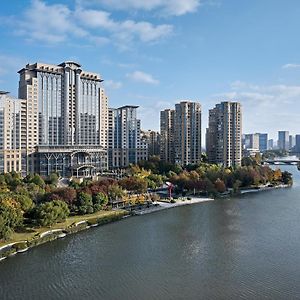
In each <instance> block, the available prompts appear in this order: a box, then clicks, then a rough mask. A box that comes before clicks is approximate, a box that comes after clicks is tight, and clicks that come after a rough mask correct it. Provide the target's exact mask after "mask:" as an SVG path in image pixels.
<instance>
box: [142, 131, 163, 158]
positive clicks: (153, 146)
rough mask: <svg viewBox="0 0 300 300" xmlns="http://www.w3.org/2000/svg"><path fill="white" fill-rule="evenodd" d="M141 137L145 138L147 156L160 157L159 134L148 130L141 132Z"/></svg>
mask: <svg viewBox="0 0 300 300" xmlns="http://www.w3.org/2000/svg"><path fill="white" fill-rule="evenodd" d="M141 134H142V137H143V138H145V140H146V142H147V144H148V155H149V156H159V155H160V134H159V132H157V131H153V130H148V131H142V133H141Z"/></svg>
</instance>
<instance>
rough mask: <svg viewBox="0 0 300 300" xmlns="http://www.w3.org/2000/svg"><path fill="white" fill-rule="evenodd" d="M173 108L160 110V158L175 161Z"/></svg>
mask: <svg viewBox="0 0 300 300" xmlns="http://www.w3.org/2000/svg"><path fill="white" fill-rule="evenodd" d="M174 143H175V110H173V109H165V110H163V111H161V112H160V158H161V160H163V161H166V162H170V163H175V144H174Z"/></svg>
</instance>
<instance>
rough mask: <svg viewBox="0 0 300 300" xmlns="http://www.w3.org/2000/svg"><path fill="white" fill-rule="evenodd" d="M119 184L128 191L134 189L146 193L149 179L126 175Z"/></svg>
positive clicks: (136, 191)
mask: <svg viewBox="0 0 300 300" xmlns="http://www.w3.org/2000/svg"><path fill="white" fill-rule="evenodd" d="M119 184H120V185H121V187H122V188H123V189H126V190H127V191H133V192H135V193H138V194H142V193H145V192H146V191H147V187H148V184H147V179H144V178H140V177H134V176H130V177H126V178H123V179H122V180H120V181H119Z"/></svg>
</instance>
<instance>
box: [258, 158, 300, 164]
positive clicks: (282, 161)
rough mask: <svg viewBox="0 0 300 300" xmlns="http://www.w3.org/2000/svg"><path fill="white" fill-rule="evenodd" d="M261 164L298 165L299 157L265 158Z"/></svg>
mask: <svg viewBox="0 0 300 300" xmlns="http://www.w3.org/2000/svg"><path fill="white" fill-rule="evenodd" d="M262 164H266V165H300V159H299V158H295V159H284V158H283V159H280V158H279V159H265V160H263V161H262Z"/></svg>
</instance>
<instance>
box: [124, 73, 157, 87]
mask: <svg viewBox="0 0 300 300" xmlns="http://www.w3.org/2000/svg"><path fill="white" fill-rule="evenodd" d="M126 77H128V78H130V79H131V80H133V81H136V82H142V83H147V84H159V81H158V80H157V79H155V78H154V77H153V76H152V75H151V74H147V73H144V72H141V71H134V72H132V73H128V74H126Z"/></svg>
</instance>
